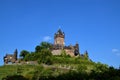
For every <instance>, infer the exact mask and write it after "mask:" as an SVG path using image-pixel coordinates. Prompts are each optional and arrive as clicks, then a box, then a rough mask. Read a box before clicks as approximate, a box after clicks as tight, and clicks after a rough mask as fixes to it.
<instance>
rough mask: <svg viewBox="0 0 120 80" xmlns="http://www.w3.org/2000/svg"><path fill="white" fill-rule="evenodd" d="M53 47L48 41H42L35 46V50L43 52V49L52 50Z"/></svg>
mask: <svg viewBox="0 0 120 80" xmlns="http://www.w3.org/2000/svg"><path fill="white" fill-rule="evenodd" d="M51 48H52V44H51V43H48V42H41V43H40V45H38V46H36V47H35V52H41V51H42V50H43V49H48V50H50V49H51Z"/></svg>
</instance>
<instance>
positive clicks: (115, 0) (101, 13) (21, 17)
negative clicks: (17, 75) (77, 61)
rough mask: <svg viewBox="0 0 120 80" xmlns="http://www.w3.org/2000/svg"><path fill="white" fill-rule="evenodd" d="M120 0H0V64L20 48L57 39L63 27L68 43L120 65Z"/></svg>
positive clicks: (96, 59) (33, 46) (82, 51)
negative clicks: (77, 44)
mask: <svg viewBox="0 0 120 80" xmlns="http://www.w3.org/2000/svg"><path fill="white" fill-rule="evenodd" d="M119 4H120V0H0V37H1V38H0V65H3V56H5V54H6V53H13V52H14V50H15V49H16V48H17V49H18V52H20V51H21V50H28V51H34V49H35V46H36V45H38V44H39V43H40V42H41V41H49V42H52V43H53V41H54V40H53V37H54V33H55V32H56V31H57V30H58V29H59V27H60V28H61V29H62V30H63V31H64V32H65V35H66V37H65V44H66V45H69V44H72V45H74V44H75V43H76V42H78V43H79V45H80V52H81V53H84V51H86V50H87V51H88V53H89V57H90V58H91V59H92V60H93V61H95V62H98V61H99V62H102V63H105V64H108V65H110V66H111V65H112V66H115V67H119V65H120V62H119V61H120V5H119Z"/></svg>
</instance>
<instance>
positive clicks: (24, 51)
mask: <svg viewBox="0 0 120 80" xmlns="http://www.w3.org/2000/svg"><path fill="white" fill-rule="evenodd" d="M27 54H29V51H26V50H22V51H21V52H20V57H23V58H25V56H26V55H27Z"/></svg>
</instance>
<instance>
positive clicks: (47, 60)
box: [38, 49, 52, 64]
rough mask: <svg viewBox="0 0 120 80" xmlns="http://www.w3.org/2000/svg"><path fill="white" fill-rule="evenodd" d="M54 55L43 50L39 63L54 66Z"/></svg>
mask: <svg viewBox="0 0 120 80" xmlns="http://www.w3.org/2000/svg"><path fill="white" fill-rule="evenodd" d="M51 58H52V53H51V51H50V50H46V49H43V50H41V53H40V57H39V59H38V63H39V64H40V63H45V64H52V59H51Z"/></svg>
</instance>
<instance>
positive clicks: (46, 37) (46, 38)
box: [43, 36, 52, 41]
mask: <svg viewBox="0 0 120 80" xmlns="http://www.w3.org/2000/svg"><path fill="white" fill-rule="evenodd" d="M51 39H52V38H51V37H50V36H45V37H44V38H43V41H50V40H51Z"/></svg>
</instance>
